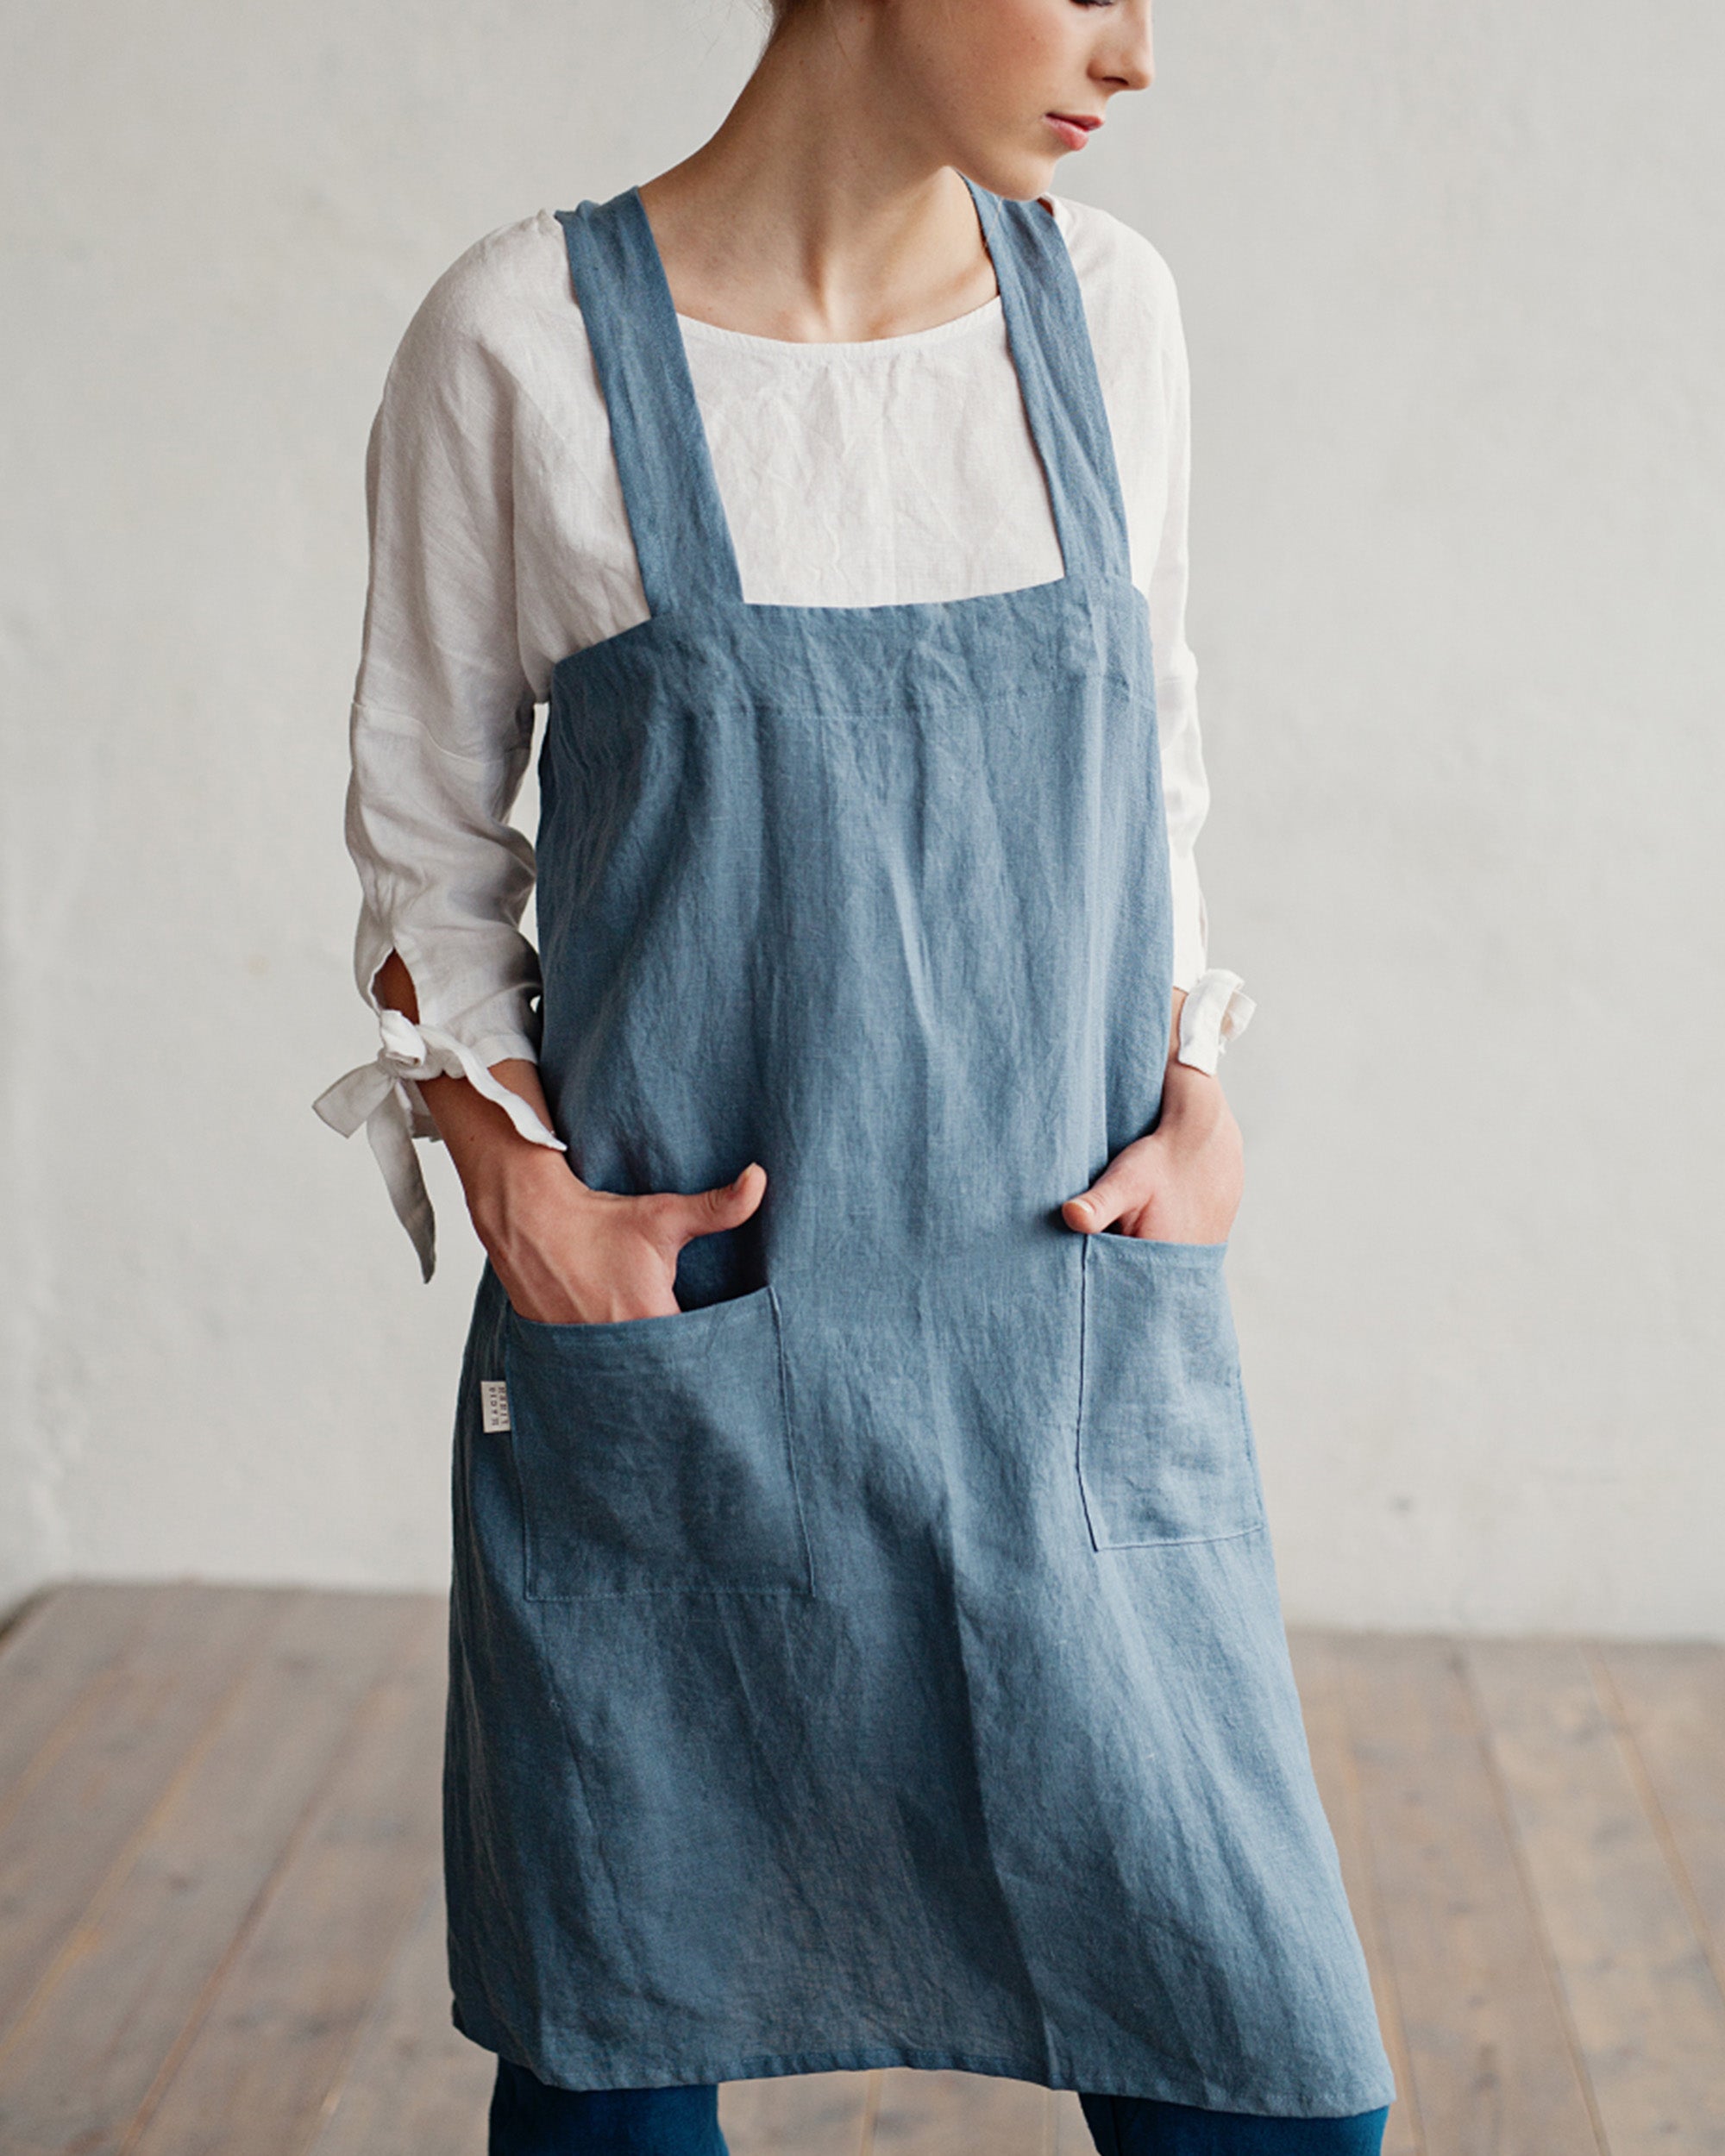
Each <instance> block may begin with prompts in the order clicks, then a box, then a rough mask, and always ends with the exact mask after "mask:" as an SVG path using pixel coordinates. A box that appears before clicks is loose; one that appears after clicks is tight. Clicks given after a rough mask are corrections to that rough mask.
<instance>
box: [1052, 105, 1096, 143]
mask: <svg viewBox="0 0 1725 2156" xmlns="http://www.w3.org/2000/svg"><path fill="white" fill-rule="evenodd" d="M1043 117H1044V119H1045V120H1046V121H1047V122H1048V124H1049V125H1050V127H1051V128H1053V129H1054V132H1055V133H1056V134H1057V135H1058V136H1059V137H1060V139H1061V141H1063V143H1064V144H1065V145H1066V147H1067V148H1068V149H1069V150H1082V148H1083V147H1084V145H1085V144H1086V143H1087V142H1088V141H1089V139H1090V137H1091V135H1093V134H1094V133H1095V130H1096V129H1097V128H1099V127H1101V124H1102V123H1101V121H1100V120H1092V119H1090V118H1089V117H1088V116H1087V115H1086V114H1084V113H1082V112H1045V113H1044V115H1043Z"/></svg>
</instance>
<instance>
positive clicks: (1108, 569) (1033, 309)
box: [965, 179, 1131, 578]
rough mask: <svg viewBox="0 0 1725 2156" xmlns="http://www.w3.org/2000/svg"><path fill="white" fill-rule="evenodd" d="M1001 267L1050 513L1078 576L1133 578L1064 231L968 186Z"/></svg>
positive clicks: (1034, 205) (1035, 209) (1046, 215)
mask: <svg viewBox="0 0 1725 2156" xmlns="http://www.w3.org/2000/svg"><path fill="white" fill-rule="evenodd" d="M965 184H966V185H967V186H968V187H969V190H970V193H971V196H972V197H973V198H974V200H975V204H976V214H977V216H979V217H980V218H981V220H982V236H983V238H984V240H985V241H987V242H988V253H989V254H990V256H991V257H992V258H993V260H994V276H995V279H996V280H997V282H998V283H999V285H1000V301H1001V305H1002V309H1003V310H1004V312H1005V315H1006V320H1007V339H1008V341H1009V342H1010V343H1011V346H1012V351H1013V364H1014V366H1015V367H1017V369H1018V378H1019V393H1020V395H1021V396H1022V397H1023V398H1024V402H1025V410H1026V414H1027V416H1028V417H1029V420H1030V429H1031V434H1032V436H1033V438H1034V440H1035V442H1036V447H1037V454H1038V456H1039V457H1040V459H1041V461H1042V470H1043V477H1044V479H1045V481H1046V482H1047V486H1048V499H1049V507H1050V508H1051V511H1053V515H1054V526H1055V530H1056V531H1057V533H1058V534H1059V536H1060V551H1061V555H1062V556H1063V559H1064V561H1065V564H1066V573H1067V575H1068V576H1069V577H1078V578H1084V577H1096V576H1111V575H1119V576H1129V575H1130V573H1131V548H1130V543H1129V541H1128V538H1127V533H1126V504H1125V501H1124V499H1123V498H1122V496H1121V493H1120V469H1119V467H1118V465H1117V464H1116V462H1115V459H1114V443H1113V434H1112V432H1111V431H1110V429H1109V426H1108V414H1107V406H1106V405H1105V404H1104V403H1103V401H1102V385H1101V379H1100V377H1099V376H1098V374H1097V373H1096V355H1095V349H1094V348H1093V346H1092V345H1091V342H1090V329H1089V324H1088V323H1087V322H1086V320H1085V318H1084V296H1083V294H1082V291H1080V289H1079V285H1078V276H1077V273H1076V271H1075V270H1074V268H1073V266H1072V257H1071V255H1070V254H1069V253H1068V252H1067V247H1066V241H1065V240H1064V238H1063V236H1062V234H1061V231H1060V228H1059V226H1058V225H1057V223H1056V222H1055V220H1054V218H1053V216H1051V214H1050V212H1049V211H1048V210H1044V208H1043V206H1042V204H1040V203H1039V202H1015V201H1013V200H1010V199H1008V198H1006V197H1001V196H999V195H992V194H990V193H989V192H988V191H987V189H985V188H982V187H979V186H977V185H976V184H975V181H974V180H969V179H967V181H966V183H965Z"/></svg>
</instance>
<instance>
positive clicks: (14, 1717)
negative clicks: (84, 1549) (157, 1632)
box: [0, 1583, 166, 1816]
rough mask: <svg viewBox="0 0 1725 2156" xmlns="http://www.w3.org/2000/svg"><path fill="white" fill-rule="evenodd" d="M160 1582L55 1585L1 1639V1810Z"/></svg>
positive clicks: (132, 1629) (104, 1670) (136, 1625)
mask: <svg viewBox="0 0 1725 2156" xmlns="http://www.w3.org/2000/svg"><path fill="white" fill-rule="evenodd" d="M165 1592H166V1590H165V1589H163V1588H162V1587H161V1586H160V1585H159V1584H156V1585H149V1586H133V1585H130V1584H117V1585H115V1586H111V1587H110V1586H103V1585H95V1584H85V1583H77V1584H74V1585H71V1586H67V1587H61V1588H57V1589H54V1590H53V1592H52V1593H50V1594H47V1595H43V1596H42V1597H41V1601H38V1602H36V1603H35V1604H34V1606H33V1607H32V1608H29V1609H27V1610H25V1611H24V1612H23V1614H22V1615H21V1616H20V1617H19V1619H18V1620H17V1622H16V1624H15V1625H14V1626H12V1627H11V1629H10V1630H9V1632H8V1633H7V1634H6V1636H5V1638H4V1639H0V1816H3V1814H4V1812H5V1811H6V1810H7V1809H9V1808H10V1800H11V1797H12V1793H13V1791H14V1790H15V1789H16V1785H17V1784H18V1783H19V1782H20V1781H21V1780H22V1778H23V1777H25V1776H26V1775H27V1774H28V1773H29V1772H30V1771H31V1769H32V1767H33V1765H35V1764H36V1763H38V1762H39V1761H40V1760H41V1755H42V1753H43V1752H44V1751H45V1750H46V1749H47V1748H48V1747H50V1746H52V1745H54V1742H55V1739H56V1737H58V1738H59V1739H60V1742H61V1743H62V1744H63V1743H64V1742H65V1741H66V1738H67V1737H68V1736H69V1735H70V1733H71V1732H70V1728H69V1727H68V1725H69V1724H70V1723H71V1722H72V1720H73V1718H74V1717H75V1716H76V1714H77V1713H78V1707H79V1705H80V1702H84V1703H85V1704H86V1705H87V1704H88V1703H89V1702H88V1695H89V1694H90V1693H91V1689H92V1688H93V1687H95V1686H97V1684H98V1683H100V1681H101V1680H102V1679H103V1677H107V1676H109V1675H110V1674H111V1672H112V1671H113V1670H114V1667H115V1665H116V1663H117V1662H118V1661H119V1659H120V1658H121V1657H122V1654H123V1653H124V1652H125V1651H126V1649H127V1647H128V1646H129V1645H130V1643H131V1642H132V1640H133V1639H135V1636H136V1634H137V1633H139V1631H140V1630H141V1628H142V1627H143V1626H144V1625H145V1623H146V1622H147V1620H148V1619H149V1618H150V1616H151V1615H152V1614H154V1612H155V1611H156V1610H157V1609H158V1608H160V1604H161V1601H162V1599H163V1595H164V1594H165Z"/></svg>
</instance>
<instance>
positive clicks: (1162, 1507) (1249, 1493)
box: [1078, 1230, 1264, 1550]
mask: <svg viewBox="0 0 1725 2156" xmlns="http://www.w3.org/2000/svg"><path fill="white" fill-rule="evenodd" d="M1226 1249H1227V1245H1226V1244H1225V1243H1156V1242H1151V1241H1148V1240H1146V1239H1144V1238H1138V1237H1135V1236H1128V1235H1116V1234H1113V1233H1111V1232H1108V1231H1107V1230H1104V1231H1102V1232H1101V1233H1098V1234H1092V1235H1087V1236H1086V1237H1085V1238H1084V1263H1083V1269H1082V1294H1083V1363H1082V1375H1081V1377H1080V1381H1079V1407H1078V1478H1079V1482H1080V1484H1081V1486H1082V1491H1083V1497H1084V1511H1085V1514H1086V1517H1087V1518H1088V1521H1089V1525H1090V1539H1091V1542H1092V1543H1093V1544H1094V1545H1095V1547H1096V1548H1097V1549H1098V1550H1129V1549H1139V1548H1143V1547H1145V1546H1146V1545H1152V1544H1156V1543H1170V1542H1217V1541H1220V1540H1222V1539H1225V1538H1226V1537H1228V1536H1231V1535H1241V1534H1250V1533H1251V1532H1252V1531H1253V1530H1254V1529H1255V1528H1257V1527H1258V1526H1262V1525H1263V1523H1264V1503H1263V1495H1262V1491H1261V1489H1260V1488H1259V1484H1258V1459H1257V1454H1256V1451H1255V1450H1254V1448H1253V1445H1252V1437H1251V1421H1250V1420H1249V1418H1248V1416H1247V1413H1246V1407H1245V1391H1244V1388H1242V1386H1241V1383H1240V1369H1239V1344H1238V1342H1237V1340H1236V1338H1235V1336H1234V1326H1233V1312H1232V1310H1231V1309H1230V1307H1229V1303H1228V1291H1227V1283H1226V1280H1225V1278H1224V1276H1223V1272H1222V1260H1223V1256H1224V1253H1225V1252H1226Z"/></svg>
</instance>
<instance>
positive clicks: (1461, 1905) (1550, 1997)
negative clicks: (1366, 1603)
mask: <svg viewBox="0 0 1725 2156" xmlns="http://www.w3.org/2000/svg"><path fill="white" fill-rule="evenodd" d="M1337 1652H1338V1656H1339V1664H1340V1668H1341V1671H1342V1676H1343V1683H1344V1691H1345V1696H1346V1707H1347V1716H1348V1724H1349V1729H1350V1733H1351V1737H1352V1746H1353V1753H1354V1758H1355V1759H1356V1761H1357V1762H1358V1768H1359V1777H1360V1795H1361V1802H1362V1811H1363V1818H1364V1836H1365V1841H1366V1845H1367V1848H1368V1852H1369V1855H1370V1859H1371V1870H1372V1875H1373V1877H1374V1879H1375V1881H1376V1883H1377V1902H1378V1906H1379V1908H1381V1910H1382V1912H1383V1945H1384V1947H1385V1950H1386V1952H1387V1958H1388V1959H1389V1964H1390V1966H1391V1969H1392V1971H1393V1974H1394V1978H1395V1984H1396V1995H1397V1997H1398V1998H1399V2000H1400V2002H1401V2009H1402V2026H1403V2028H1404V2030H1405V2033H1406V2042H1407V2050H1408V2070H1409V2074H1410V2078H1411V2081H1412V2090H1411V2094H1412V2096H1413V2101H1414V2108H1415V2111H1416V2112H1417V2115H1418V2120H1419V2128H1420V2135H1421V2144H1422V2147H1423V2148H1424V2151H1425V2156H1607V2152H1606V2151H1605V2150H1604V2148H1603V2145H1602V2143H1601V2140H1600V2137H1599V2134H1598V2133H1597V2130H1596V2122H1595V2118H1594V2115H1593V2112H1592V2109H1591V2108H1590V2102H1589V2097H1588V2091H1587V2087H1586V2084H1585V2080H1584V2076H1583V2073H1582V2071H1581V2068H1580V2064H1579V2059H1578V2054H1577V2050H1576V2046H1575V2044H1574V2040H1573V2038H1572V2035H1571V2032H1570V2030H1569V2028H1568V2026H1567V2024H1566V2022H1565V2018H1564V2014H1563V2009H1562V2003H1561V2001H1560V1999H1559V1996H1558V1994H1557V1991H1556V1989H1555V1984H1554V1979H1553V1974H1552V1971H1551V1967H1550V1963H1549V1959H1548V1955H1547V1951H1546V1944H1545V1940H1544V1937H1543V1934H1542V1932H1541V1930H1540V1922H1539V1918H1538V1915H1537V1914H1536V1912H1535V1910H1534V1906H1533V1904H1532V1902H1531V1901H1530V1898H1529V1895H1528V1892H1527V1883H1526V1881H1525V1879H1524V1877H1523V1874H1522V1872H1521V1865H1520V1861H1519V1857H1518V1852H1517V1850H1516V1847H1515V1842H1514V1840H1513V1839H1512V1835H1511V1832H1510V1829H1509V1824H1508V1822H1507V1821H1506V1820H1505V1818H1504V1816H1503V1810H1502V1799H1501V1796H1500V1792H1499V1790H1498V1788H1497V1784H1496V1780H1495V1777H1494V1776H1493V1773H1492V1770H1491V1765H1490V1759H1489V1758H1488V1755H1487V1752H1486V1749H1485V1745H1484V1735H1483V1732H1482V1731H1481V1728H1480V1726H1479V1720H1478V1716H1477V1711H1476V1708H1475V1706H1474V1702H1473V1699H1472V1695H1471V1689H1470V1687H1469V1684H1468V1683H1467V1677H1466V1672H1465V1668H1464V1666H1463V1664H1462V1660H1461V1657H1460V1654H1459V1651H1458V1648H1457V1646H1456V1645H1455V1644H1454V1643H1453V1642H1452V1641H1449V1640H1446V1639H1430V1638H1421V1637H1417V1636H1408V1637H1389V1638H1384V1637H1375V1638H1373V1637H1355V1638H1352V1639H1340V1640H1339V1641H1338V1643H1337ZM1612 2156H1622V2152H1621V2151H1619V2152H1613V2153H1612Z"/></svg>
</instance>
